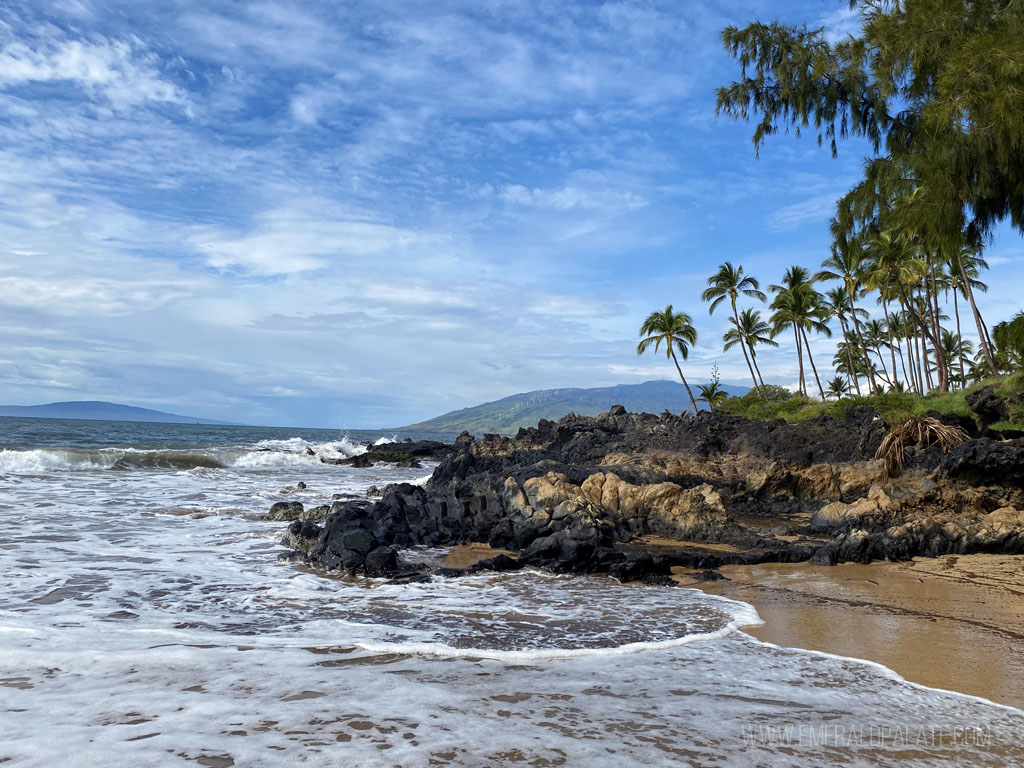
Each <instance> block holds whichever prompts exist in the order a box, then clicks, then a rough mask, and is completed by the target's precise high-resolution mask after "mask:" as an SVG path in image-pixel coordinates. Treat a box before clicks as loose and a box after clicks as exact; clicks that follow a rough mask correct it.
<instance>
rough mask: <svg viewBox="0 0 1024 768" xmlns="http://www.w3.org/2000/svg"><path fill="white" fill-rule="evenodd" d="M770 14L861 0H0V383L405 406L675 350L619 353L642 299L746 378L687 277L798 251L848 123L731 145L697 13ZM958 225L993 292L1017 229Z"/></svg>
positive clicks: (985, 303)
mask: <svg viewBox="0 0 1024 768" xmlns="http://www.w3.org/2000/svg"><path fill="white" fill-rule="evenodd" d="M773 19H779V20H781V21H784V22H787V23H805V22H806V23H809V24H811V25H815V26H823V27H825V29H826V31H827V34H829V35H830V36H833V37H838V36H842V35H844V34H846V33H848V32H850V31H854V30H855V29H856V23H857V19H856V16H855V15H853V14H852V13H851V12H850V11H849V9H848V4H847V3H845V2H841V1H838V0H837V1H836V2H833V1H832V0H806V1H804V2H768V1H767V0H764V1H763V2H757V1H755V0H736V1H734V2H705V1H704V0H692V1H691V2H686V3H680V2H678V1H677V0H649V1H648V0H637V1H636V2H607V3H598V2H550V1H542V0H514V1H513V0H464V1H462V0H436V1H435V2H431V3H421V2H400V1H398V0H395V1H393V2H392V1H378V2H367V1H365V0H364V1H363V2H338V1H336V0H332V1H331V2H319V1H316V0H301V1H295V2H287V1H279V2H278V1H275V2H246V3H238V2H234V1H233V0H230V1H229V0H168V2H162V3H143V2H116V1H110V2H101V1H100V0H49V1H48V2H45V3H39V2H36V1H35V0H32V1H31V2H21V1H20V0H13V2H12V1H11V0H8V1H7V2H5V3H4V4H3V6H2V7H0V403H4V404H19V405H29V404H35V403H43V402H51V401H57V400H111V401H115V402H123V403H129V404H132V405H138V406H143V407H150V408H159V409H162V410H172V411H175V412H178V413H186V414H189V415H197V416H206V417H210V418H219V419H226V420H230V421H238V422H245V423H250V424H268V425H292V426H297V425H306V426H323V427H332V428H333V427H337V428H374V427H386V426H400V425H403V424H407V423H411V422H414V421H419V420H422V419H426V418H430V417H432V416H435V415H438V414H440V413H442V412H445V411H448V410H452V409H455V408H461V407H466V406H470V405H475V404H477V403H480V402H484V401H489V400H495V399H498V398H500V397H504V396H506V395H510V394H513V393H516V392H523V391H528V390H533V389H546V388H555V387H574V386H575V387H594V386H607V385H613V384H620V383H624V384H629V383H639V382H641V381H645V380H648V379H655V378H672V377H674V375H675V372H674V369H673V368H672V367H671V365H670V364H669V363H668V362H667V361H666V360H665V358H664V356H654V355H649V356H646V357H644V358H638V357H637V355H636V342H637V329H638V328H639V326H640V323H641V322H642V320H643V318H644V317H645V316H646V315H647V314H649V313H650V312H651V311H652V310H655V309H661V308H663V307H664V306H665V305H666V304H668V303H672V304H673V305H674V307H675V308H676V309H677V310H680V309H682V310H685V311H687V312H689V313H690V314H691V315H692V316H693V318H694V320H695V322H696V325H697V329H698V333H699V341H698V345H697V346H696V348H695V349H694V350H693V351H692V353H691V355H690V357H689V360H688V361H687V363H686V367H685V370H686V371H688V372H689V374H690V377H691V378H692V379H693V380H698V381H699V380H707V379H708V378H709V377H710V375H711V369H712V366H713V365H714V364H716V363H717V365H718V367H719V369H720V371H721V376H722V379H723V380H725V381H729V382H736V383H741V384H742V383H744V382H746V381H747V370H746V365H745V363H744V361H743V358H742V355H740V354H739V353H738V352H736V351H735V350H733V351H731V352H729V353H723V352H722V349H721V341H720V339H721V335H722V333H723V332H724V331H725V329H726V323H727V317H726V315H725V314H724V313H718V312H716V314H715V315H714V316H709V315H708V311H707V307H706V305H703V304H701V302H700V299H699V296H700V292H701V290H702V289H703V288H704V285H705V281H706V278H707V276H708V275H709V274H711V273H712V272H713V271H714V269H715V267H716V266H717V265H718V264H720V263H721V262H722V261H724V260H726V259H729V260H732V261H733V262H734V263H739V264H742V265H743V266H744V268H745V270H746V272H747V273H748V274H751V275H754V276H755V277H757V278H759V279H760V280H761V281H762V283H763V284H768V283H773V282H778V281H779V278H780V277H781V274H782V272H783V270H784V269H785V268H786V267H787V266H788V265H790V264H804V265H807V266H809V267H812V268H813V267H816V266H817V265H818V264H820V262H821V260H822V259H823V258H824V257H826V256H827V254H828V246H829V242H830V240H829V236H828V229H827V225H828V220H829V217H830V215H831V213H832V210H833V206H834V202H835V200H836V198H837V197H838V196H840V195H841V194H842V193H844V192H845V191H846V190H847V189H848V188H849V187H850V186H851V185H852V184H853V183H854V182H855V181H856V180H857V179H858V178H859V175H860V170H861V166H862V162H863V156H864V152H865V149H864V147H863V146H862V145H860V144H858V143H857V142H849V143H847V144H844V145H841V147H840V156H839V158H838V159H832V158H831V157H830V155H829V153H828V151H827V150H825V149H821V148H819V147H818V146H817V144H816V142H815V141H814V140H813V139H808V138H804V139H797V138H795V137H792V136H788V137H787V136H778V137H773V138H772V139H770V140H769V141H768V143H767V144H766V145H765V146H764V147H763V148H762V150H761V153H760V158H759V159H756V158H755V155H754V151H753V147H752V145H751V143H750V136H751V133H752V127H751V126H750V125H748V124H746V123H743V122H735V121H733V120H731V119H729V118H725V117H716V116H715V114H714V102H715V88H716V87H718V86H721V85H726V84H728V83H729V82H731V81H732V80H734V79H736V78H737V77H738V74H739V71H738V66H737V65H736V63H735V62H734V61H733V60H732V59H731V58H730V57H729V56H727V54H726V53H725V52H724V51H723V50H722V48H721V44H720V42H719V33H720V31H721V29H722V28H723V27H725V26H727V25H729V24H735V25H743V24H746V23H749V22H750V21H754V20H761V21H769V20H773ZM986 255H987V258H988V261H989V264H990V265H991V267H992V271H991V272H990V273H989V276H988V280H989V283H990V284H991V290H990V291H989V293H988V294H987V295H984V296H983V297H982V298H981V308H982V311H983V312H984V313H985V315H986V319H988V320H989V321H990V322H993V323H994V322H997V321H999V320H1003V319H1006V318H1008V317H1009V316H1011V315H1012V314H1013V313H1014V312H1015V311H1017V309H1019V307H1020V305H1021V303H1022V302H1021V300H1020V297H1019V286H1020V285H1022V284H1024V240H1022V239H1021V237H1020V235H1019V234H1018V233H1016V232H1014V231H1012V230H1010V228H1009V227H1008V226H1004V227H1001V228H1000V229H999V230H998V232H997V234H996V237H995V240H994V242H993V244H992V246H991V247H990V249H989V250H988V252H987V254H986ZM1015 286H1017V287H1015ZM965 335H967V334H965ZM832 348H833V347H832V343H831V342H829V341H827V340H825V339H821V340H817V341H815V342H814V347H813V349H814V351H815V352H816V354H817V355H818V356H819V361H820V360H830V359H831V356H832ZM793 357H794V352H793V350H791V349H788V348H787V347H786V346H785V345H783V347H782V348H781V349H780V350H779V351H778V352H768V351H765V352H760V353H759V360H761V361H762V368H763V372H764V375H765V379H766V380H768V381H771V382H774V383H778V384H783V385H794V384H795V380H796V370H795V363H794V359H793ZM826 367H827V362H826Z"/></svg>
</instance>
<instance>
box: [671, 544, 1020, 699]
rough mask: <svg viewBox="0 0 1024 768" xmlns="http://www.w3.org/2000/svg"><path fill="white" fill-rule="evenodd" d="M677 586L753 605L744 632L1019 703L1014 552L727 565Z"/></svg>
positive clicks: (683, 575)
mask: <svg viewBox="0 0 1024 768" xmlns="http://www.w3.org/2000/svg"><path fill="white" fill-rule="evenodd" d="M720 570H721V573H722V575H724V576H725V577H726V578H727V579H729V580H728V581H717V582H703V583H700V582H697V581H694V580H693V579H692V577H691V576H690V575H689V573H687V572H680V573H678V574H677V575H676V576H675V581H677V582H678V583H679V584H680V585H681V586H685V587H692V588H697V589H701V590H703V591H705V592H707V593H709V594H715V595H721V596H723V597H729V598H732V599H735V600H740V601H742V602H745V603H749V604H751V605H753V606H754V607H755V608H756V609H757V612H758V614H759V615H760V617H761V619H762V620H763V621H764V623H763V624H759V625H754V626H748V627H744V628H743V631H744V632H746V633H747V634H749V635H751V636H752V637H754V638H756V639H758V640H761V641H764V642H768V643H773V644H775V645H780V646H783V647H794V648H803V649H806V650H812V651H821V652H824V653H830V654H835V655H837V656H847V657H851V658H857V659H864V660H866V661H871V662H875V663H878V664H882V665H883V666H885V667H888V668H889V669H891V670H893V671H894V672H896V673H897V674H898V675H900V676H901V677H903V678H905V679H906V680H908V681H910V682H912V683H917V684H920V685H924V686H927V687H929V688H939V689H943V690H950V691H955V692H957V693H963V694H967V695H970V696H979V697H981V698H984V699H988V700H990V701H994V702H996V703H999V704H1004V705H1007V706H1011V707H1015V708H1017V709H1024V656H1022V655H1021V654H1020V648H1021V646H1022V643H1024V557H1022V556H1011V555H984V554H975V555H946V556H943V557H939V558H914V559H913V560H912V561H909V562H875V563H870V564H867V565H854V564H847V565H838V566H818V565H813V564H810V563H795V564H783V563H770V564H764V565H755V566H749V565H733V566H723V567H722V568H721V569H720Z"/></svg>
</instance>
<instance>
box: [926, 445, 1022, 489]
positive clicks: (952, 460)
mask: <svg viewBox="0 0 1024 768" xmlns="http://www.w3.org/2000/svg"><path fill="white" fill-rule="evenodd" d="M939 471H940V472H941V473H942V474H944V475H945V476H946V477H949V478H954V479H957V480H960V481H966V482H968V483H972V484H975V485H1013V486H1016V487H1017V488H1021V487H1024V440H1011V441H1007V442H997V441H995V440H992V439H990V438H987V437H982V438H979V439H978V440H971V441H969V442H966V443H963V444H962V445H958V446H957V447H956V448H954V449H953V450H951V451H950V452H949V453H948V454H946V456H945V458H943V459H942V462H941V463H940V464H939Z"/></svg>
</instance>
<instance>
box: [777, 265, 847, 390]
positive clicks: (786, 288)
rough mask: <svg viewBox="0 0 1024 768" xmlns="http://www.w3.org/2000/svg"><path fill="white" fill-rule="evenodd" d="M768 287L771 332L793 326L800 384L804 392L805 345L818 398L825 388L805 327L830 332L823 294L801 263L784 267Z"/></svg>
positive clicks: (828, 333) (807, 329)
mask: <svg viewBox="0 0 1024 768" xmlns="http://www.w3.org/2000/svg"><path fill="white" fill-rule="evenodd" d="M770 287H771V290H772V291H774V292H776V293H777V295H776V297H775V299H774V300H773V301H772V305H771V306H772V309H774V310H775V312H774V313H773V314H772V317H771V320H772V334H773V335H776V336H777V335H778V334H779V333H780V332H781V331H782V330H784V329H786V328H792V329H793V334H794V336H795V338H796V352H797V359H798V361H799V364H800V388H801V391H802V392H803V394H804V395H805V396H806V395H807V383H806V377H805V376H804V360H803V348H804V347H806V348H807V359H808V360H809V361H810V363H811V370H812V371H814V380H815V381H816V382H817V384H818V392H819V393H820V394H821V399H822V400H824V399H825V389H824V388H823V387H822V386H821V378H820V377H819V376H818V367H817V365H815V364H814V357H813V356H812V355H811V346H810V339H808V337H807V331H809V330H813V331H816V332H818V333H823V334H825V335H826V336H831V335H832V331H831V329H830V328H829V327H828V318H829V311H828V310H827V309H826V308H825V307H824V306H823V301H822V296H821V294H820V293H818V292H817V291H816V290H814V287H813V285H812V281H811V278H810V273H809V272H808V271H807V270H806V269H804V268H803V267H800V266H793V267H790V268H789V269H787V270H786V274H785V275H784V276H783V279H782V285H772V286H770Z"/></svg>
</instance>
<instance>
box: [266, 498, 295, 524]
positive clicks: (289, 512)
mask: <svg viewBox="0 0 1024 768" xmlns="http://www.w3.org/2000/svg"><path fill="white" fill-rule="evenodd" d="M302 512H303V506H302V502H301V501H279V502H277V503H276V504H274V505H272V506H271V507H270V511H269V512H267V518H268V519H270V520H298V519H299V518H300V517H302Z"/></svg>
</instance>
